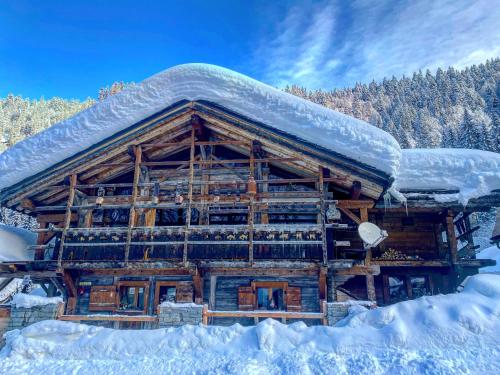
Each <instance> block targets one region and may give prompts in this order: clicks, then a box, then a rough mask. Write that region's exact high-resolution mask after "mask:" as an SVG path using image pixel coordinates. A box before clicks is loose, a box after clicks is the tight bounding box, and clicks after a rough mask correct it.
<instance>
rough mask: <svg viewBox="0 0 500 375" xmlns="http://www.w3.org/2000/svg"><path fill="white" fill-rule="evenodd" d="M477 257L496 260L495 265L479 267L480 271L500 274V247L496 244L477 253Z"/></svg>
mask: <svg viewBox="0 0 500 375" xmlns="http://www.w3.org/2000/svg"><path fill="white" fill-rule="evenodd" d="M476 258H477V259H493V260H496V262H497V264H496V265H495V266H489V267H483V268H480V269H479V272H480V273H498V274H500V249H499V248H498V247H497V246H496V245H495V246H491V247H488V248H487V249H484V250H482V251H480V252H479V253H477V254H476Z"/></svg>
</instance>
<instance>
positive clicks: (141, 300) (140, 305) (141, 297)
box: [137, 288, 144, 310]
mask: <svg viewBox="0 0 500 375" xmlns="http://www.w3.org/2000/svg"><path fill="white" fill-rule="evenodd" d="M137 308H138V309H139V310H142V309H144V288H139V290H138V295H137Z"/></svg>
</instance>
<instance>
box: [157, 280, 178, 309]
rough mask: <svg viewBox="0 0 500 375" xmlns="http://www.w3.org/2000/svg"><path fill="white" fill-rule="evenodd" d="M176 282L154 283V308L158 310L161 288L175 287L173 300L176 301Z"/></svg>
mask: <svg viewBox="0 0 500 375" xmlns="http://www.w3.org/2000/svg"><path fill="white" fill-rule="evenodd" d="M178 283H179V282H178V281H157V282H156V283H155V299H154V306H155V308H158V306H159V305H160V288H161V287H162V286H173V287H175V299H176V300H177V285H178Z"/></svg>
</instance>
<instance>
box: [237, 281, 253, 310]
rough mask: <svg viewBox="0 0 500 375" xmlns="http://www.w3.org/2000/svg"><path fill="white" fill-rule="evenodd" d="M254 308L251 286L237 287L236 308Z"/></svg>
mask: <svg viewBox="0 0 500 375" xmlns="http://www.w3.org/2000/svg"><path fill="white" fill-rule="evenodd" d="M254 308H255V294H254V290H253V288H252V287H251V286H240V287H239V288H238V310H241V311H245V310H246V311H249V310H253V309H254Z"/></svg>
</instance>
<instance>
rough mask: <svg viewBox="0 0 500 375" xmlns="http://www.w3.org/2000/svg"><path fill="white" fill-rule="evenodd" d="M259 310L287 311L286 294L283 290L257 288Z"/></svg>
mask: <svg viewBox="0 0 500 375" xmlns="http://www.w3.org/2000/svg"><path fill="white" fill-rule="evenodd" d="M257 308H258V309H259V310H285V302H284V293H283V289H281V288H257Z"/></svg>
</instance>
